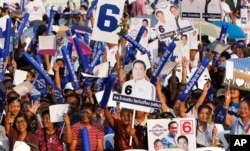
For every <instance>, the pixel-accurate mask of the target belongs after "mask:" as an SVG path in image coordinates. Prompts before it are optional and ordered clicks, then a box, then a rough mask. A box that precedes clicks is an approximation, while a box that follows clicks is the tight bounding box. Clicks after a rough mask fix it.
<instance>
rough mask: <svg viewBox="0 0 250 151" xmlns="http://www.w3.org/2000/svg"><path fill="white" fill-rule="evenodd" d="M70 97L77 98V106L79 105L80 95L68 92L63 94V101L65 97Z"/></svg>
mask: <svg viewBox="0 0 250 151" xmlns="http://www.w3.org/2000/svg"><path fill="white" fill-rule="evenodd" d="M70 97H74V98H75V99H76V100H77V106H79V105H80V103H81V98H80V96H79V95H78V94H76V93H72V94H69V95H67V96H65V101H67V99H68V98H70Z"/></svg>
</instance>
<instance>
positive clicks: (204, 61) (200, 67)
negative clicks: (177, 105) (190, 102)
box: [179, 57, 210, 102]
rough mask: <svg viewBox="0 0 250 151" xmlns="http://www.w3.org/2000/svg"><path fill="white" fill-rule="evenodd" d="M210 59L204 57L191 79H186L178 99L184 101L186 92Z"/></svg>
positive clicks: (187, 92)
mask: <svg viewBox="0 0 250 151" xmlns="http://www.w3.org/2000/svg"><path fill="white" fill-rule="evenodd" d="M209 62H210V59H209V58H208V57H205V58H204V59H203V60H202V62H201V64H200V66H199V67H198V68H197V70H196V71H195V73H194V74H193V76H192V77H191V79H190V80H189V81H188V83H187V85H186V86H185V88H184V89H183V91H182V93H181V95H180V97H179V99H180V101H182V102H184V101H185V100H186V98H187V96H188V94H189V93H190V92H191V91H192V89H193V87H194V85H195V83H196V82H197V81H198V79H199V78H200V76H201V75H202V73H203V71H204V70H205V69H206V67H207V65H208V64H209Z"/></svg>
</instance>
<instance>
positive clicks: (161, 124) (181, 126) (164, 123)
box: [147, 118, 196, 151]
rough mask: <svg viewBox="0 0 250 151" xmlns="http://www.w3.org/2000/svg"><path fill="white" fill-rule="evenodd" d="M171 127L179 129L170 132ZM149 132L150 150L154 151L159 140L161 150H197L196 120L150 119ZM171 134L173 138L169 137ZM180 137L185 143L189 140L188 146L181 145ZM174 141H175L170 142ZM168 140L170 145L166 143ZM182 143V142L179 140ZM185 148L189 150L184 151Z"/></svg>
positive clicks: (148, 123) (148, 122)
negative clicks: (155, 143)
mask: <svg viewBox="0 0 250 151" xmlns="http://www.w3.org/2000/svg"><path fill="white" fill-rule="evenodd" d="M168 125H169V126H170V127H177V130H174V131H173V130H171V132H170V131H169V128H168ZM147 130H148V142H149V143H148V149H149V150H150V151H154V150H155V148H154V142H155V141H156V140H158V141H157V142H158V143H159V144H158V145H159V148H158V149H165V150H168V148H169V149H171V148H178V149H183V150H190V151H191V150H192V151H193V150H196V135H195V133H196V121H195V119H194V118H174V119H172V120H171V119H154V120H152V119H148V121H147ZM169 133H171V134H172V136H174V139H173V138H170V137H168V135H169ZM178 137H180V138H182V139H183V141H185V139H188V144H187V145H181V144H180V142H178ZM170 139H173V140H170ZM166 140H167V141H169V143H166ZM179 141H180V140H179ZM184 147H186V148H188V149H184Z"/></svg>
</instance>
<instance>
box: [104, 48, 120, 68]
mask: <svg viewBox="0 0 250 151" xmlns="http://www.w3.org/2000/svg"><path fill="white" fill-rule="evenodd" d="M106 51H107V60H108V62H110V67H114V66H115V63H116V58H115V54H116V53H117V51H118V46H114V47H113V48H111V49H108V48H107V49H106Z"/></svg>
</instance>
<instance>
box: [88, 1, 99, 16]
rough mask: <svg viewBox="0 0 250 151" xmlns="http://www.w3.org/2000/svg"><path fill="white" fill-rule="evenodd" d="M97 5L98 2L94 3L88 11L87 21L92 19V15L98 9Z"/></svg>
mask: <svg viewBox="0 0 250 151" xmlns="http://www.w3.org/2000/svg"><path fill="white" fill-rule="evenodd" d="M97 3H98V0H94V1H92V4H91V6H90V7H89V9H88V10H87V13H86V18H87V19H90V17H91V14H92V12H93V10H94V9H95V8H96V5H97Z"/></svg>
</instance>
